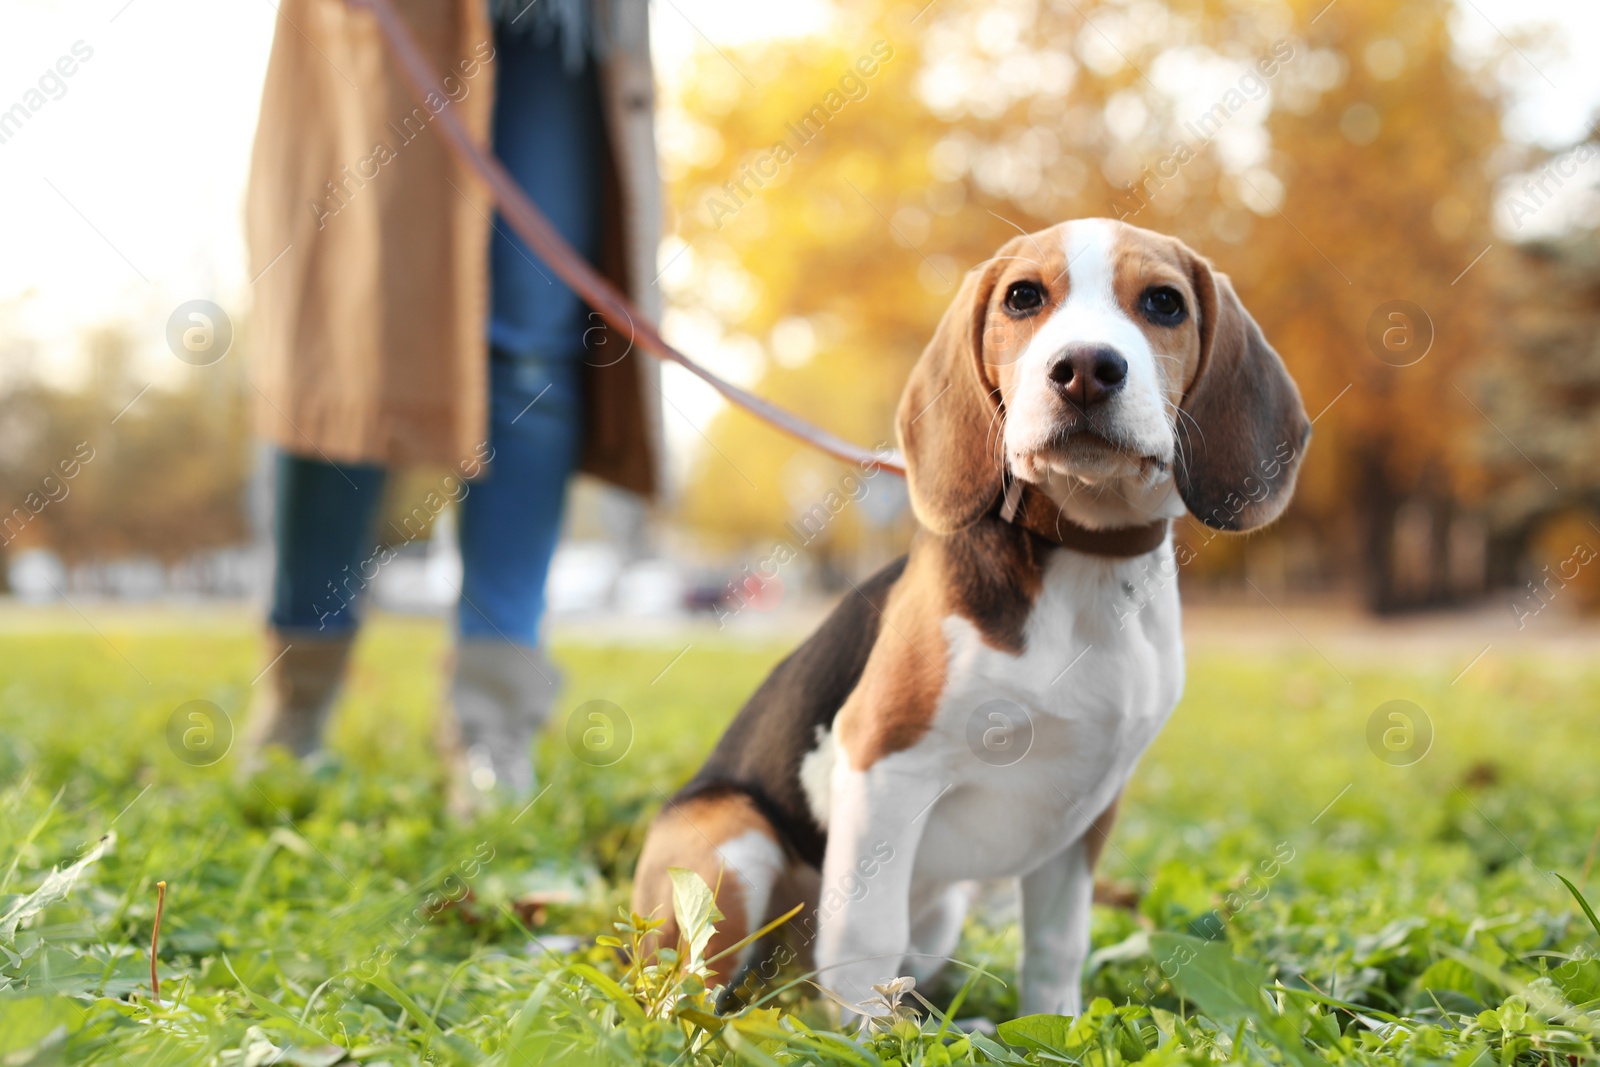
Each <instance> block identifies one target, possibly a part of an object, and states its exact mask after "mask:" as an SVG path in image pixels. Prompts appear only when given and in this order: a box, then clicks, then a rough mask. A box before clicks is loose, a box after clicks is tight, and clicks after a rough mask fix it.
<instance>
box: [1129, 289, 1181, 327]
mask: <svg viewBox="0 0 1600 1067" xmlns="http://www.w3.org/2000/svg"><path fill="white" fill-rule="evenodd" d="M1139 310H1140V311H1142V312H1144V317H1145V318H1147V319H1149V320H1150V321H1151V322H1152V323H1154V324H1155V325H1157V326H1176V325H1178V323H1180V322H1182V321H1183V319H1184V316H1185V315H1186V314H1187V311H1186V309H1185V308H1184V306H1183V294H1182V293H1180V292H1178V290H1176V289H1174V288H1172V286H1170V285H1157V286H1152V287H1151V288H1149V289H1146V290H1145V291H1144V295H1143V296H1141V297H1140V298H1139Z"/></svg>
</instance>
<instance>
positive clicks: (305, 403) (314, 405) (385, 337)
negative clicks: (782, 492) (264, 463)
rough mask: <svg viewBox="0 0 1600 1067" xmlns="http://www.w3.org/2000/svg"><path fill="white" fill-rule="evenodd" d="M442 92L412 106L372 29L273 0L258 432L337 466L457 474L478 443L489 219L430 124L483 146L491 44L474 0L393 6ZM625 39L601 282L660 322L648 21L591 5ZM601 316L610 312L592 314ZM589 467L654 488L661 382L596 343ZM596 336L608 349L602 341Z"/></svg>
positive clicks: (260, 231) (621, 1) (617, 76)
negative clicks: (450, 117)
mask: <svg viewBox="0 0 1600 1067" xmlns="http://www.w3.org/2000/svg"><path fill="white" fill-rule="evenodd" d="M396 6H397V7H398V9H399V11H400V13H401V15H402V16H403V17H404V18H405V20H406V22H407V24H408V25H409V26H410V27H411V30H412V33H413V34H414V36H415V37H416V39H417V40H418V41H419V42H420V43H421V44H422V46H423V48H424V49H425V50H426V51H427V52H428V53H429V54H430V56H431V58H432V60H433V63H434V65H435V68H436V69H437V70H438V71H439V73H440V75H441V77H442V78H443V81H444V88H445V90H446V92H447V94H448V99H442V98H434V99H430V100H429V101H427V102H425V104H424V105H423V106H419V105H418V103H417V101H416V100H415V99H414V98H413V97H412V95H411V93H410V91H409V90H408V89H407V88H406V86H405V84H404V83H403V82H402V81H401V79H400V76H399V73H398V71H397V70H396V66H395V64H394V62H393V59H392V57H391V56H390V54H389V52H388V50H387V48H386V46H385V43H384V40H383V38H382V36H381V35H380V33H379V30H378V27H377V24H376V22H375V21H374V19H373V18H372V17H371V16H370V15H368V14H366V13H364V12H361V11H357V10H354V9H352V8H350V7H348V6H347V5H346V4H345V2H344V0H282V2H281V4H280V5H279V17H278V25H277V31H276V35H275V37H274V40H273V43H272V54H271V60H270V63H269V65H268V69H267V81H266V88H265V91H264V93H263V96H262V102H261V119H260V124H259V126H258V128H257V131H256V141H255V154H254V158H253V160H252V163H251V174H250V191H249V198H248V202H247V208H246V210H247V221H248V231H249V241H250V260H251V276H252V277H253V278H255V282H254V296H255V312H254V318H253V322H252V326H253V333H254V341H253V344H252V348H253V352H252V359H253V361H254V374H255V385H256V401H257V403H256V414H257V417H258V425H259V427H260V428H261V432H262V434H263V435H264V436H265V437H266V438H268V439H269V440H270V441H272V442H273V443H275V444H277V445H279V446H281V447H283V448H285V449H287V450H289V451H291V452H295V453H299V454H303V455H309V456H317V457H321V458H325V459H329V460H334V461H341V462H365V463H384V464H401V463H414V462H420V463H445V464H449V465H452V466H454V465H456V464H458V463H459V462H461V461H462V460H463V459H466V458H467V457H471V456H473V455H474V454H478V447H479V446H480V445H481V444H482V443H483V441H484V440H485V438H486V436H487V429H486V415H487V406H488V396H487V388H488V386H487V378H488V358H487V347H486V344H487V343H486V340H485V323H486V317H487V314H488V306H489V290H488V262H489V255H488V240H489V235H490V230H489V220H490V218H491V217H492V215H493V204H492V202H491V199H490V196H489V193H488V190H487V188H486V187H485V186H484V185H483V184H482V183H480V182H479V181H477V180H476V179H475V178H473V177H472V176H471V175H470V174H468V173H465V172H464V171H463V170H462V168H461V167H459V166H458V165H457V164H456V163H455V161H454V159H453V158H452V157H451V156H450V154H449V151H448V149H447V147H446V145H445V142H444V139H443V137H442V136H441V135H440V133H439V131H437V130H435V129H433V128H432V127H433V125H434V124H435V123H436V121H437V120H436V119H435V117H434V116H435V114H436V113H437V112H438V111H439V110H441V109H442V108H444V107H448V108H451V109H452V110H453V113H454V114H455V115H457V116H458V117H459V118H460V119H461V120H462V122H463V123H464V124H465V126H466V127H467V129H468V130H470V131H471V132H472V133H473V134H474V136H476V137H477V138H478V139H479V141H480V143H487V142H488V135H489V129H490V122H491V118H492V115H493V104H494V84H495V78H494V61H493V55H494V34H493V31H492V27H491V26H490V24H489V21H488V17H487V15H486V13H485V10H484V6H485V5H484V4H483V0H397V5H396ZM595 6H596V18H597V19H603V20H605V21H606V22H607V25H608V29H609V37H610V39H611V41H612V42H613V46H612V48H611V52H610V55H609V57H608V60H607V62H606V64H605V65H604V69H603V71H602V75H601V86H602V91H603V93H604V96H605V100H604V106H605V111H606V115H607V125H608V127H609V130H608V132H609V135H610V136H609V143H610V147H611V152H610V159H609V160H608V167H607V179H608V180H607V189H606V192H607V197H606V202H607V210H606V220H605V221H606V226H605V231H606V232H605V241H604V252H603V255H602V260H601V262H600V264H598V265H599V266H600V267H601V268H602V269H603V270H604V272H605V273H606V274H607V275H608V276H609V277H610V278H611V279H612V280H613V281H614V282H616V283H618V284H619V285H620V286H621V287H622V288H623V289H624V291H626V292H628V293H629V294H630V295H631V296H632V297H633V299H634V300H635V301H636V302H638V303H639V304H640V305H641V306H642V307H643V308H644V310H645V312H646V314H648V315H650V316H651V317H652V318H655V317H656V315H657V302H656V300H655V297H656V294H657V289H656V288H655V286H654V283H653V279H654V275H655V248H656V242H657V239H658V237H659V233H660V204H659V187H658V181H657V175H656V164H655V141H654V134H653V129H652V114H653V108H654V90H653V83H652V78H651V70H650V54H649V41H648V33H647V27H646V17H645V6H644V4H643V3H641V2H637V0H596V5H595ZM596 321H597V322H598V319H597V320H596ZM585 341H586V344H588V346H589V347H590V349H591V350H592V351H593V353H594V354H593V355H592V356H591V357H590V358H589V359H588V360H587V361H586V370H585V377H586V390H585V392H586V396H585V412H584V422H585V440H584V449H583V458H582V467H583V469H584V470H586V471H588V472H590V473H592V474H596V475H599V476H600V477H602V478H605V479H607V480H609V481H612V482H614V483H616V484H618V485H621V486H624V487H626V488H629V489H633V490H636V491H639V492H652V491H653V490H654V488H655V483H656V478H655V470H656V464H655V453H656V442H657V440H658V439H659V435H658V433H657V430H656V422H657V416H656V412H657V411H658V410H659V408H658V405H657V403H656V399H657V397H658V396H659V388H658V386H657V384H656V367H655V366H654V365H653V363H652V362H651V361H650V360H649V358H648V357H646V356H645V355H644V354H643V353H641V352H638V351H632V352H630V353H629V354H628V355H627V356H626V357H625V358H623V359H620V360H618V359H617V358H616V355H615V354H616V353H618V352H622V351H625V350H627V349H628V347H629V346H628V339H627V338H625V337H623V338H617V337H603V336H602V335H601V334H599V333H596V334H594V335H592V336H590V337H587V338H586V339H585ZM602 342H603V343H602Z"/></svg>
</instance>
